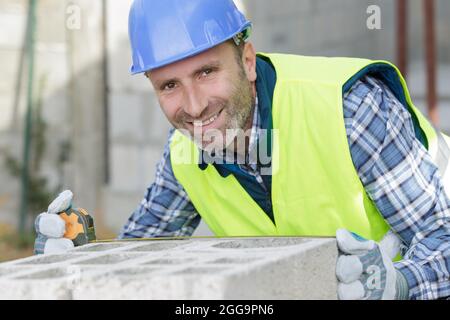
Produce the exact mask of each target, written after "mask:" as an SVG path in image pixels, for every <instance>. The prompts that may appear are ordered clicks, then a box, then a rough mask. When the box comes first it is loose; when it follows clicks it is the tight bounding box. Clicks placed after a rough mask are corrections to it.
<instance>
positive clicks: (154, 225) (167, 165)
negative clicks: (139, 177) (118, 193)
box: [119, 130, 201, 239]
mask: <svg viewBox="0 0 450 320" xmlns="http://www.w3.org/2000/svg"><path fill="white" fill-rule="evenodd" d="M173 132H174V130H171V131H170V133H169V139H168V142H167V144H166V146H165V147H164V152H163V156H162V159H161V160H160V162H159V163H158V165H157V168H156V177H155V180H154V182H153V183H152V184H151V185H150V186H149V187H148V188H147V191H146V193H145V196H144V199H142V201H141V203H140V205H139V206H138V208H137V209H136V210H135V211H134V212H133V214H132V215H131V217H130V218H129V219H128V221H127V223H126V224H125V226H124V227H123V228H122V230H121V232H120V235H119V239H124V238H153V237H182V236H191V235H192V233H193V232H194V231H195V229H196V228H197V226H198V225H199V223H200V220H201V219H200V215H199V214H198V213H197V211H196V209H195V208H194V205H193V204H192V202H191V201H190V199H189V197H188V195H187V193H186V191H185V190H184V188H183V186H182V185H181V184H180V183H179V182H178V180H177V179H176V178H175V176H174V173H173V170H172V165H171V162H170V147H169V145H170V141H171V138H172V136H173Z"/></svg>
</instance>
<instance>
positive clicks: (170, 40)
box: [128, 0, 251, 74]
mask: <svg viewBox="0 0 450 320" xmlns="http://www.w3.org/2000/svg"><path fill="white" fill-rule="evenodd" d="M250 28H251V22H250V21H248V20H247V19H246V18H245V16H244V15H243V14H242V13H241V12H240V11H239V10H238V9H237V8H236V5H235V4H234V2H233V1H232V0H134V2H133V4H132V5H131V9H130V14H129V20H128V34H129V37H130V42H131V50H132V59H133V65H132V66H131V73H132V74H137V73H142V72H145V71H149V70H152V69H156V68H159V67H162V66H165V65H167V64H170V63H173V62H176V61H179V60H182V59H184V58H187V57H190V56H193V55H196V54H198V53H200V52H203V51H205V50H208V49H210V48H212V47H214V46H216V45H218V44H220V43H223V42H225V41H227V40H229V39H231V38H234V39H235V42H236V43H238V41H239V40H244V41H245V40H246V39H247V38H248V36H249V33H250Z"/></svg>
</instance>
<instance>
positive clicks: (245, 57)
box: [242, 42, 256, 82]
mask: <svg viewBox="0 0 450 320" xmlns="http://www.w3.org/2000/svg"><path fill="white" fill-rule="evenodd" d="M242 63H243V65H244V69H245V74H246V75H247V79H248V81H250V82H254V81H256V51H255V48H254V47H253V44H252V43H251V42H247V43H245V45H244V50H243V52H242Z"/></svg>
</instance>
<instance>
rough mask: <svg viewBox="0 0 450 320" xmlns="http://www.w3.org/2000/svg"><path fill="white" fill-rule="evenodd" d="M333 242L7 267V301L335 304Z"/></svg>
mask: <svg viewBox="0 0 450 320" xmlns="http://www.w3.org/2000/svg"><path fill="white" fill-rule="evenodd" d="M336 258H337V247H336V242H335V240H334V239H309V238H298V237H286V238H203V239H186V240H161V239H160V240H152V241H128V242H127V241H125V242H112V243H94V244H90V245H86V246H82V247H78V248H75V249H73V250H72V251H70V252H69V253H65V254H51V255H41V256H34V257H31V258H25V259H21V260H16V261H11V262H7V263H3V264H0V287H1V288H2V290H0V299H74V300H77V299H87V300H91V299H336V289H337V283H336V277H335V264H336Z"/></svg>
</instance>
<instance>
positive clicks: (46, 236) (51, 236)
mask: <svg viewBox="0 0 450 320" xmlns="http://www.w3.org/2000/svg"><path fill="white" fill-rule="evenodd" d="M72 198H73V193H72V192H71V191H70V190H66V191H64V192H62V193H60V194H59V196H58V197H57V198H56V199H55V200H53V202H52V203H51V204H50V205H49V206H48V210H47V212H43V213H41V214H40V215H38V216H37V218H36V221H35V223H34V225H35V228H36V233H37V237H36V241H35V243H34V253H35V254H42V253H60V252H66V251H67V250H69V249H71V248H73V247H74V244H73V242H72V240H70V239H66V238H64V237H63V236H64V233H65V232H66V223H65V221H64V220H63V219H62V218H61V217H60V216H59V215H58V214H59V213H61V212H63V211H65V210H67V209H69V208H70V207H71V206H72Z"/></svg>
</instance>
